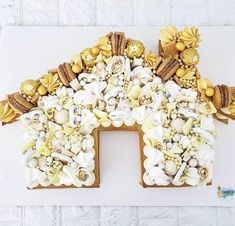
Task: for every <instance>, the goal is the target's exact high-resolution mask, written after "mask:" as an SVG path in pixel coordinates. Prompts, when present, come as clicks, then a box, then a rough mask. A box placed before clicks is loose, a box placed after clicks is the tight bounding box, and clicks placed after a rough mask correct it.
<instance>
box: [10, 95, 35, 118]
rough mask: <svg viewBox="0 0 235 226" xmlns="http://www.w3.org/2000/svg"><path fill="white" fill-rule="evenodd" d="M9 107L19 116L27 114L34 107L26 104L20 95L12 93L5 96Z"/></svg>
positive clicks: (28, 103)
mask: <svg viewBox="0 0 235 226" xmlns="http://www.w3.org/2000/svg"><path fill="white" fill-rule="evenodd" d="M7 100H8V103H9V105H10V107H11V108H12V109H13V110H14V111H15V112H17V113H19V114H24V113H27V112H29V111H30V110H31V109H32V108H33V107H34V105H33V104H32V103H30V102H28V101H27V100H26V99H25V98H24V97H23V96H22V95H21V94H20V93H13V94H10V95H8V96H7Z"/></svg>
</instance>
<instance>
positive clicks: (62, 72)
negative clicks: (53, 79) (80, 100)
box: [58, 63, 76, 87]
mask: <svg viewBox="0 0 235 226" xmlns="http://www.w3.org/2000/svg"><path fill="white" fill-rule="evenodd" d="M58 75H59V78H60V80H61V81H62V83H63V84H64V85H65V86H67V87H68V86H69V83H70V82H71V81H73V80H74V79H75V78H76V75H75V74H74V72H73V71H72V67H71V65H70V64H69V63H63V64H60V65H59V67H58Z"/></svg>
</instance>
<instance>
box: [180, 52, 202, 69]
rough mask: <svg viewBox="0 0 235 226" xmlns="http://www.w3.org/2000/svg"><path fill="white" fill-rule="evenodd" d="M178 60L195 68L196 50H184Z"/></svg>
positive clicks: (196, 61) (197, 56) (196, 60)
mask: <svg viewBox="0 0 235 226" xmlns="http://www.w3.org/2000/svg"><path fill="white" fill-rule="evenodd" d="M180 58H181V60H182V61H183V63H185V64H186V65H188V66H195V65H197V64H198V62H199V54H198V52H197V50H196V49H193V48H189V49H185V50H184V51H183V52H181V53H180Z"/></svg>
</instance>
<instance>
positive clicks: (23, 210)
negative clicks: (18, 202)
mask: <svg viewBox="0 0 235 226" xmlns="http://www.w3.org/2000/svg"><path fill="white" fill-rule="evenodd" d="M21 211H22V225H23V226H25V206H22V208H21Z"/></svg>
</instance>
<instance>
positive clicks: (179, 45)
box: [175, 42, 185, 52]
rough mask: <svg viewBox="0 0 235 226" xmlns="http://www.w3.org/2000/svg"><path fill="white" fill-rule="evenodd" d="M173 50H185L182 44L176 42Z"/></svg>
mask: <svg viewBox="0 0 235 226" xmlns="http://www.w3.org/2000/svg"><path fill="white" fill-rule="evenodd" d="M175 48H176V49H177V50H178V51H180V52H181V51H184V50H185V45H184V43H183V42H178V43H176V44H175Z"/></svg>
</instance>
